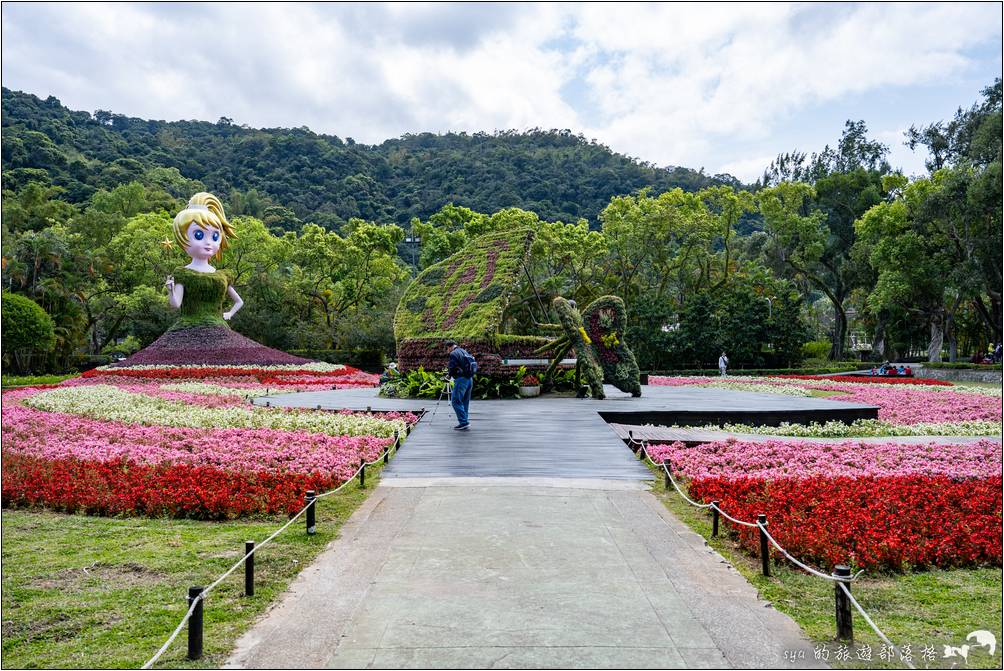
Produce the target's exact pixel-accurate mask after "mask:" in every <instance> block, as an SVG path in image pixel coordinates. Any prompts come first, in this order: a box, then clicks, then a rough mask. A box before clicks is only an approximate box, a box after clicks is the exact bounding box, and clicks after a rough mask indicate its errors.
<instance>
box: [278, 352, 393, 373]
mask: <svg viewBox="0 0 1004 671" xmlns="http://www.w3.org/2000/svg"><path fill="white" fill-rule="evenodd" d="M289 353H290V354H292V355H293V356H299V357H303V358H304V359H313V360H315V361H324V362H326V363H340V364H345V365H346V366H353V367H355V368H359V369H361V370H366V371H379V370H381V369H382V368H383V365H384V353H383V351H382V350H379V349H293V350H289Z"/></svg>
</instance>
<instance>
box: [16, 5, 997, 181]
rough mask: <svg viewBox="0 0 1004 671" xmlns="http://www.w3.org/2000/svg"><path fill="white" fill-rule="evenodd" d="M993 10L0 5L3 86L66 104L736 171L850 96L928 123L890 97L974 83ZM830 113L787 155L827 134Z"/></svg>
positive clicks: (753, 165) (887, 124) (753, 167)
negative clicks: (461, 136)
mask: <svg viewBox="0 0 1004 671" xmlns="http://www.w3.org/2000/svg"><path fill="white" fill-rule="evenodd" d="M1000 11H1001V10H1000V6H999V5H994V4H979V3H973V4H965V3H941V4H865V5H848V4H836V5H832V4H824V5H819V4H807V5H801V4H777V3H766V4H754V3H746V4H632V3H617V4H586V5H557V4H532V5H531V4H503V5H479V4H437V3H427V4H421V3H420V4H386V5H370V4H334V5H325V4H318V5H313V4H267V3H266V4H243V3H242V4H197V5H191V4H170V3H167V4H156V3H153V4H114V5H112V4H97V3H67V4H8V5H6V6H5V7H4V12H3V79H4V85H5V86H8V87H12V88H20V89H24V90H28V91H31V92H33V93H36V94H39V95H42V96H46V95H49V94H53V95H56V96H57V97H59V98H60V99H61V100H62V101H63V102H64V103H65V104H67V105H69V106H70V107H73V108H76V109H87V110H91V111H93V110H95V109H99V108H101V109H112V110H114V111H116V112H120V113H125V114H129V115H133V116H140V117H145V118H153V119H179V118H201V119H208V120H214V119H216V118H218V117H220V116H228V117H231V118H233V119H235V121H237V122H239V123H248V124H251V125H254V126H302V125H306V126H309V127H311V128H312V129H314V130H317V131H319V132H328V133H334V134H338V135H340V136H342V137H346V136H351V137H353V138H355V139H356V140H358V141H365V142H379V141H382V140H383V139H386V138H388V137H394V136H398V135H401V134H403V133H406V132H422V131H446V130H468V131H477V130H488V131H491V130H495V129H505V128H517V129H525V128H529V127H535V126H536V127H543V128H550V127H557V128H570V129H572V130H575V131H580V130H581V131H582V132H583V133H584V134H585V135H586V136H587V137H595V138H597V139H599V140H600V141H602V142H604V143H606V144H608V145H609V146H611V147H612V148H613V149H615V150H617V151H621V152H624V153H627V154H629V155H633V156H637V157H639V158H642V159H645V160H649V161H652V162H655V163H658V164H671V165H686V166H693V167H700V166H706V168H707V170H708V171H709V172H712V173H714V172H721V171H729V172H733V173H734V174H736V175H737V176H739V177H741V178H743V179H751V178H755V177H756V176H758V175H759V174H760V172H761V171H762V169H763V167H764V165H766V163H769V159H767V160H766V162H763V160H762V159H763V158H764V157H766V156H770V157H773V156H774V155H775V154H776V153H778V152H781V151H786V150H789V149H792V148H793V147H792V144H791V143H792V141H793V140H792V138H793V137H795V135H793V134H792V129H793V128H795V127H800V126H804V125H805V123H804V118H803V117H807V116H816V117H818V116H819V115H820V114H822V113H823V111H825V110H826V109H827V107H828V106H831V105H835V104H838V103H840V102H841V101H843V100H846V99H848V98H850V97H855V100H861V99H864V100H866V101H867V104H866V108H867V109H862V110H861V113H860V114H857V113H856V112H855V116H856V117H858V118H868V116H869V115H870V114H874V115H877V116H882V117H883V121H882V123H881V124H880V126H881V128H882V129H883V131H882V132H893V131H891V130H886V129H890V128H895V129H896V132H898V131H899V130H901V128H902V127H905V126H908V125H909V123H911V122H925V121H929V120H931V118H930V117H929V116H925V115H924V114H923V110H917V109H904V110H888V109H886V108H884V107H883V100H884V93H885V92H886V91H888V90H890V89H895V90H900V91H902V90H914V89H919V88H920V87H928V88H931V87H934V88H937V87H946V86H949V85H951V84H952V82H953V81H954V79H955V78H958V77H960V76H966V77H969V78H970V79H973V78H976V79H981V80H982V82H983V83H988V82H989V79H990V77H992V76H993V74H994V71H995V70H997V69H999V65H1000V61H999V56H998V57H997V60H995V61H993V62H990V63H989V64H988V62H987V58H986V57H983V58H982V60H981V59H980V58H977V57H976V56H974V55H973V50H974V49H979V48H983V49H985V50H988V49H987V46H988V45H990V46H993V45H994V44H996V45H998V51H999V43H1000V38H1001V21H1000ZM988 51H989V50H988ZM911 87H912V88H911ZM969 102H971V101H969V100H958V101H956V103H955V104H968V103H969ZM893 112H896V114H894V113H893ZM897 114H898V117H897V120H894V121H889V118H891V117H896V116H897ZM935 118H939V117H935ZM841 121H842V120H841ZM839 123H840V122H837V125H836V127H834V128H833V129H832V130H831V132H830V133H829V134H827V135H826V136H825V137H820V138H818V141H817V140H816V139H815V138H813V139H812V142H813V144H811V145H810V146H802V147H800V148H801V149H803V150H807V151H812V150H816V149H819V148H821V147H822V145H824V144H826V143H827V142H829V143H832V142H833V141H834V139H835V138H836V135H837V134H838V133H839ZM876 128H879V125H876ZM804 135H805V134H804V133H803V134H802V136H800V137H803V139H804ZM889 144H890V145H891V146H892V148H893V150H894V152H893V159H894V161H893V162H894V163H896V160H895V159H896V158H897V157H902V158H903V160H912V161H913V163H912V164H911V165H916V164H917V159H916V156H914V155H912V154H910V152H909V150H905V153H904V150H903V148H902V146H901V140H897V141H895V142H892V141H889ZM920 163H921V165H922V159H921V160H920Z"/></svg>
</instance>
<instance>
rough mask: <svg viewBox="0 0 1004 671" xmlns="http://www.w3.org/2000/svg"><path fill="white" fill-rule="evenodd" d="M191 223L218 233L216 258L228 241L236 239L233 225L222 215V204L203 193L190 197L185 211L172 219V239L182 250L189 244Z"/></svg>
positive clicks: (211, 195)
mask: <svg viewBox="0 0 1004 671" xmlns="http://www.w3.org/2000/svg"><path fill="white" fill-rule="evenodd" d="M193 223H195V224H198V225H200V226H202V227H203V228H215V229H216V230H218V231H219V232H220V251H219V252H218V253H217V254H216V258H220V256H221V255H222V254H223V250H224V249H226V248H227V244H228V241H229V239H230V238H235V237H237V236H236V235H234V227H233V225H232V224H231V223H230V222H229V221H227V215H225V214H224V213H223V203H221V202H220V199H219V198H217V197H216V196H214V195H213V194H211V193H206V192H205V191H203V192H201V193H197V194H195V195H194V196H192V197H191V199H189V201H188V205H187V206H186V207H185V209H184V210H182V211H181V212H179V213H178V216H176V217H175V218H174V239H175V240H176V241H177V242H178V244H179V245H181V248H182V249H185V248H186V247H188V245H189V244H191V243H190V241H189V239H188V228H189V227H190V226H191V225H192V224H193Z"/></svg>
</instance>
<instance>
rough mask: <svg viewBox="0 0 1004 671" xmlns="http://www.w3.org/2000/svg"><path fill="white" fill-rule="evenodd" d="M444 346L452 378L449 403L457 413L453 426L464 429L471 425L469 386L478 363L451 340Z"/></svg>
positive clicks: (471, 384) (458, 429) (472, 384)
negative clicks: (447, 354) (447, 352)
mask: <svg viewBox="0 0 1004 671" xmlns="http://www.w3.org/2000/svg"><path fill="white" fill-rule="evenodd" d="M446 347H447V350H448V351H449V353H450V360H449V364H448V366H447V368H448V370H449V372H450V377H452V378H453V394H452V395H451V396H450V404H451V405H452V406H453V410H454V412H456V413H457V422H458V424H457V425H456V426H455V427H453V428H454V429H455V430H457V431H466V430H467V429H469V428H470V427H471V420H470V410H471V388H472V387H473V386H474V373H476V372H477V370H478V363H477V361H475V360H474V357H472V356H471V355H470V354H469V353H468V352H467V350H465V349H464V348H463V347H461V346H460V345H458V344H457V343H456V342H454V341H453V340H447V341H446Z"/></svg>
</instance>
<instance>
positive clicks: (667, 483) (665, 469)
mask: <svg viewBox="0 0 1004 671" xmlns="http://www.w3.org/2000/svg"><path fill="white" fill-rule="evenodd" d="M670 468H671V465H670V463H669V459H663V460H662V487H663V489H665V490H666V491H667V492H668V491H669V488H670V487H672V486H673V481H672V480H670V478H669V469H670Z"/></svg>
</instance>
